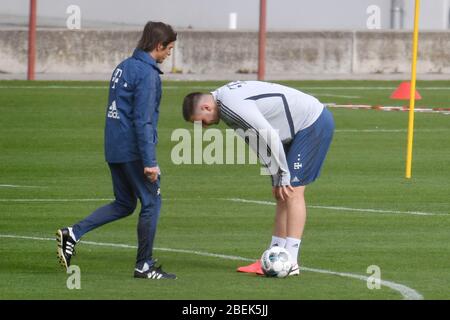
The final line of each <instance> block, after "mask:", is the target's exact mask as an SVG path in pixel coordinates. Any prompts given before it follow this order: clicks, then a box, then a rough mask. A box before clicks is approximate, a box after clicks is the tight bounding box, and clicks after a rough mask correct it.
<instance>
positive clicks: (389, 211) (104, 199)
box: [0, 198, 450, 216]
mask: <svg viewBox="0 0 450 320" xmlns="http://www.w3.org/2000/svg"><path fill="white" fill-rule="evenodd" d="M113 200H114V199H113V198H86V199H0V202H17V203H21V202H23V203H27V202H50V203H51V202H57V203H58V202H102V201H113ZM162 200H163V201H191V200H192V199H188V198H186V199H181V198H176V199H175V198H173V199H170V198H163V199H162ZM215 200H223V201H231V202H242V203H253V204H262V205H271V206H275V205H276V203H275V202H271V201H261V200H247V199H240V198H230V199H221V198H217V199H215ZM308 208H314V209H327V210H335V211H355V212H369V213H395V214H409V215H419V216H450V214H446V213H435V212H421V211H399V210H382V209H373V208H349V207H335V206H316V205H308Z"/></svg>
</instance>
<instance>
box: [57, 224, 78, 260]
mask: <svg viewBox="0 0 450 320" xmlns="http://www.w3.org/2000/svg"><path fill="white" fill-rule="evenodd" d="M56 242H57V243H58V249H57V251H56V252H57V253H58V258H59V263H60V264H61V266H63V267H64V268H66V269H67V268H69V266H70V259H71V258H72V256H74V255H75V245H76V244H77V242H76V241H75V240H74V239H73V238H72V237H71V236H70V232H69V229H68V228H63V229H59V230H58V231H56Z"/></svg>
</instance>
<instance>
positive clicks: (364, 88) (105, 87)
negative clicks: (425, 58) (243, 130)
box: [0, 85, 450, 91]
mask: <svg viewBox="0 0 450 320" xmlns="http://www.w3.org/2000/svg"><path fill="white" fill-rule="evenodd" d="M215 87H216V86H200V85H197V86H196V85H193V86H176V85H168V86H163V89H212V88H215ZM292 88H296V89H300V90H302V91H305V90H369V91H370V90H395V89H396V87H308V86H305V87H303V86H292ZM0 89H108V86H67V85H48V86H8V85H6V86H0ZM418 90H443V91H448V90H450V88H448V87H419V88H418Z"/></svg>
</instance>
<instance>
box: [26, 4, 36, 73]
mask: <svg viewBox="0 0 450 320" xmlns="http://www.w3.org/2000/svg"><path fill="white" fill-rule="evenodd" d="M35 63H36V0H30V20H29V22H28V72H27V79H28V80H34V66H35Z"/></svg>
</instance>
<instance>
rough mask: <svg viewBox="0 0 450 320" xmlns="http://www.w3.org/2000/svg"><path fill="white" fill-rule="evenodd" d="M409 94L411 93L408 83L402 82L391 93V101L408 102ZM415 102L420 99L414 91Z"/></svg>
mask: <svg viewBox="0 0 450 320" xmlns="http://www.w3.org/2000/svg"><path fill="white" fill-rule="evenodd" d="M410 92H411V83H410V82H402V83H401V84H400V85H399V86H398V88H397V89H396V90H395V91H394V92H392V94H391V99H398V100H409V98H410ZM415 99H416V100H420V99H422V97H421V96H420V94H419V92H418V91H417V90H416V97H415Z"/></svg>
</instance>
